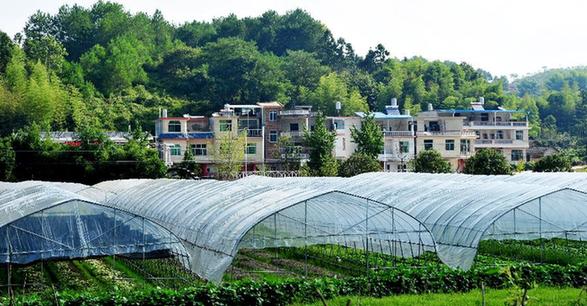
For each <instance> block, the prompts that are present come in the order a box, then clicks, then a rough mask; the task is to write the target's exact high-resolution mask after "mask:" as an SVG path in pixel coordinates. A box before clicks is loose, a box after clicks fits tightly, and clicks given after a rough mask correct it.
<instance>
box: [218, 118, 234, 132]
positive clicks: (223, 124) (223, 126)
mask: <svg viewBox="0 0 587 306" xmlns="http://www.w3.org/2000/svg"><path fill="white" fill-rule="evenodd" d="M219 123H220V126H219V127H220V132H230V131H232V120H220V121H219Z"/></svg>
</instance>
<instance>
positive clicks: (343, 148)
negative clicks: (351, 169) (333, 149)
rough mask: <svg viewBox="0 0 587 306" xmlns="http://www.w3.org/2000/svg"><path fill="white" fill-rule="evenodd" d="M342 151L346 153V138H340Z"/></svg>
mask: <svg viewBox="0 0 587 306" xmlns="http://www.w3.org/2000/svg"><path fill="white" fill-rule="evenodd" d="M342 150H343V151H346V138H344V137H343V138H342Z"/></svg>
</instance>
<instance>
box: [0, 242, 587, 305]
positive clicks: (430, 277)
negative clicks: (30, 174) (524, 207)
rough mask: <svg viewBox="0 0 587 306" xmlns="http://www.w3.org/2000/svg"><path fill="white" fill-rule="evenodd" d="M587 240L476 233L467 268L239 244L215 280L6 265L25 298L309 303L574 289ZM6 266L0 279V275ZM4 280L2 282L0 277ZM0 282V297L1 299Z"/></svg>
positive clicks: (428, 260)
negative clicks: (480, 238)
mask: <svg viewBox="0 0 587 306" xmlns="http://www.w3.org/2000/svg"><path fill="white" fill-rule="evenodd" d="M586 248H587V243H585V242H577V241H574V242H573V241H564V240H559V239H552V240H539V241H524V242H520V241H494V240H490V241H484V242H483V243H482V244H481V247H480V249H479V250H480V253H479V254H478V255H477V257H476V262H475V265H474V267H473V268H472V269H471V270H469V271H461V270H453V269H450V268H448V267H447V266H446V265H444V264H442V263H441V262H440V260H438V258H437V257H436V255H435V254H434V253H426V254H424V255H423V256H421V257H419V258H399V257H394V256H389V255H384V254H377V253H366V252H364V251H363V250H355V249H352V248H345V247H341V246H336V245H316V246H310V247H307V248H278V249H262V250H251V249H243V250H241V251H239V254H238V256H237V258H236V259H235V260H234V262H233V264H232V266H231V267H230V268H229V269H228V270H227V272H226V274H225V276H224V282H223V283H222V284H221V285H218V286H217V285H213V284H209V283H206V282H204V281H201V280H199V279H198V278H197V277H196V276H194V275H192V274H190V273H189V272H187V271H186V270H185V269H184V268H183V267H182V266H181V265H180V264H179V262H178V261H176V260H174V259H171V258H161V259H144V260H143V259H129V258H124V257H120V256H118V257H104V258H97V259H88V260H73V261H55V262H42V263H41V262H38V263H35V264H33V265H29V266H25V267H12V270H11V271H10V275H11V283H12V284H17V285H18V286H17V287H14V290H13V294H14V300H15V301H16V303H17V304H19V303H20V304H26V305H52V304H61V305H78V304H84V303H85V304H102V305H112V304H115V305H119V304H120V305H126V304H137V303H138V304H148V305H168V304H190V305H191V304H193V302H195V301H200V302H201V303H203V304H204V305H230V304H235V303H238V304H243V303H245V302H246V303H245V304H257V305H276V304H277V305H283V304H289V303H311V302H316V301H320V300H321V299H323V298H324V299H331V298H335V297H337V296H349V295H354V296H371V297H383V296H391V295H398V294H427V293H455V292H469V291H471V290H473V289H476V288H480V286H481V285H483V286H485V287H487V288H514V289H520V290H522V289H524V288H526V289H531V288H534V287H535V286H538V285H540V286H557V287H559V286H560V287H575V288H581V287H582V286H585V285H587V256H586V251H585V250H586ZM7 273H8V270H7V269H6V267H4V268H2V269H0V278H1V279H2V280H6V279H7V277H8V275H7ZM3 284H5V282H3ZM6 289H7V288H6V287H2V296H3V297H2V298H0V303H2V302H3V303H7V302H8V292H7V290H6Z"/></svg>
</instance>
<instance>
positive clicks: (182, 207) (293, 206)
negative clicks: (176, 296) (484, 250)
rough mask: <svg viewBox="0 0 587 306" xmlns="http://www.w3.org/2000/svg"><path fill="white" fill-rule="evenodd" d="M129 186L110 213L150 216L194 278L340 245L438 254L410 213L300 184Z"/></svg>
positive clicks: (141, 183)
mask: <svg viewBox="0 0 587 306" xmlns="http://www.w3.org/2000/svg"><path fill="white" fill-rule="evenodd" d="M283 183H284V184H279V186H278V185H273V184H255V185H253V184H245V183H244V182H243V181H234V182H219V181H180V180H153V181H136V180H133V181H129V186H132V187H130V188H128V189H127V190H123V189H124V188H122V189H121V188H120V186H121V184H124V182H119V183H118V184H108V183H105V184H102V187H103V188H104V187H106V185H107V184H108V185H110V186H111V187H112V188H111V189H110V190H108V191H109V192H115V193H116V196H114V197H111V198H110V199H109V200H108V201H106V205H109V206H112V207H120V208H121V209H124V210H127V211H130V212H133V213H135V214H138V215H141V216H145V217H146V218H149V219H151V220H154V221H156V222H157V223H159V224H162V225H164V226H165V227H166V228H168V229H170V230H171V231H172V232H174V233H175V234H176V235H177V236H178V237H180V238H181V239H182V241H183V242H184V245H185V246H186V248H187V249H188V251H189V254H190V255H191V258H192V260H191V262H192V266H191V270H192V271H193V272H195V273H196V274H198V275H199V276H200V277H202V278H204V279H208V280H212V281H219V280H221V279H222V275H223V274H224V272H225V270H226V269H227V268H228V267H229V266H230V264H231V262H232V260H233V259H234V257H235V256H236V254H237V252H238V250H239V249H240V248H253V249H256V248H268V247H272V248H274V247H303V246H308V245H316V244H337V245H344V246H347V247H352V248H355V249H362V250H366V251H371V252H378V253H385V254H393V255H397V256H402V257H416V256H419V255H420V254H422V253H424V252H427V251H435V244H434V240H433V238H432V236H431V234H430V232H429V231H428V230H427V229H426V227H425V226H424V225H423V224H421V223H420V222H418V221H417V220H416V219H414V218H413V217H411V216H410V215H408V214H406V213H405V212H403V211H401V210H399V209H397V208H395V207H392V206H390V205H386V204H383V203H380V202H377V201H373V200H370V199H368V198H363V197H358V196H356V195H353V194H349V193H345V192H341V191H336V190H332V189H326V188H300V187H298V186H297V185H296V184H294V183H285V182H283Z"/></svg>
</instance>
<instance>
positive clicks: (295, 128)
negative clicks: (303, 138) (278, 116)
mask: <svg viewBox="0 0 587 306" xmlns="http://www.w3.org/2000/svg"><path fill="white" fill-rule="evenodd" d="M299 130H300V125H299V124H298V123H290V124H289V131H290V132H298V131H299Z"/></svg>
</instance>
